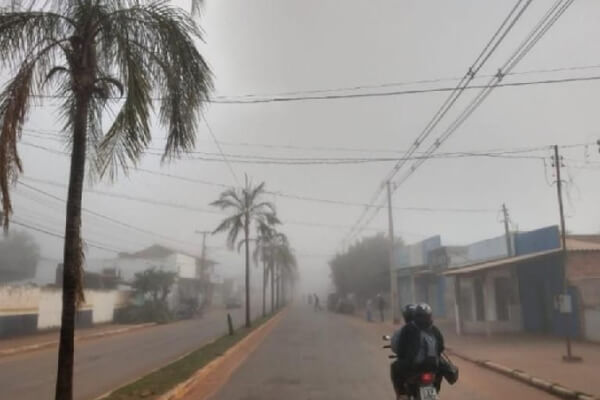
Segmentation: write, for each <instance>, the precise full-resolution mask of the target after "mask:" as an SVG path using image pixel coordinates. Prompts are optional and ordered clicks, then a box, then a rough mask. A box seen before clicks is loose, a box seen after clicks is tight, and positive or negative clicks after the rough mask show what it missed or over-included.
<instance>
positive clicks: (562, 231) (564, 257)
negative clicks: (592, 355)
mask: <svg viewBox="0 0 600 400" xmlns="http://www.w3.org/2000/svg"><path fill="white" fill-rule="evenodd" d="M561 164H562V159H561V158H560V155H559V154H558V146H557V145H554V167H555V169H556V195H557V196H558V209H559V212H560V238H561V243H562V264H563V296H564V297H563V301H564V302H567V303H568V302H570V297H569V282H568V278H567V265H568V264H567V256H568V253H569V252H568V250H567V228H566V226H565V213H564V209H563V200H562V180H561V178H560V168H561ZM563 306H564V307H565V308H568V307H569V306H570V307H571V308H572V303H571V304H570V305H566V304H565V305H563V304H559V308H562V307H563ZM559 311H561V312H565V314H566V317H567V318H566V320H567V324H566V326H565V333H566V335H565V339H566V345H567V355H565V356H563V360H565V361H581V358H580V357H576V356H573V354H572V353H571V332H570V328H571V326H570V325H571V320H572V315H573V310H572V309H566V310H563V309H561V310H559Z"/></svg>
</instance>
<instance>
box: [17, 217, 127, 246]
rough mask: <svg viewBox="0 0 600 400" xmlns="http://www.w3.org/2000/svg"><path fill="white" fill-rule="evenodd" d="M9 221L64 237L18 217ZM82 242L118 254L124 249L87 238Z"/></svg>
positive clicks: (60, 237)
mask: <svg viewBox="0 0 600 400" xmlns="http://www.w3.org/2000/svg"><path fill="white" fill-rule="evenodd" d="M11 223H13V224H15V225H18V226H21V227H24V228H27V229H31V230H33V231H36V232H40V233H44V234H46V235H49V236H53V237H56V238H58V239H63V240H64V239H65V237H64V235H61V234H60V233H57V232H53V231H51V230H49V229H46V228H43V227H40V226H36V225H35V224H30V223H27V222H22V221H20V220H19V219H13V220H11ZM84 243H85V244H87V245H88V246H90V247H95V248H97V249H100V250H104V251H109V252H112V253H117V254H118V253H121V252H123V251H124V250H119V249H115V248H113V247H111V246H106V245H103V244H98V243H96V242H90V241H89V240H84Z"/></svg>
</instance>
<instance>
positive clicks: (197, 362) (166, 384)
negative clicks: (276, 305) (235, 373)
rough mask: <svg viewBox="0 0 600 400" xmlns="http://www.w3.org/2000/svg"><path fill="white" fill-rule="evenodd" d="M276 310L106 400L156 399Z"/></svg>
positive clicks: (131, 384) (120, 390) (267, 318)
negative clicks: (248, 326)
mask: <svg viewBox="0 0 600 400" xmlns="http://www.w3.org/2000/svg"><path fill="white" fill-rule="evenodd" d="M274 315H275V314H270V315H267V316H266V317H261V318H259V319H257V320H255V321H254V322H253V324H252V326H251V327H250V328H239V329H237V330H236V331H235V333H234V334H233V335H232V336H229V335H224V336H221V337H219V338H218V339H216V340H214V341H213V342H211V343H208V344H206V345H204V346H202V347H200V348H199V349H198V350H194V351H193V352H192V353H190V354H188V355H186V356H185V357H183V358H181V359H179V360H177V361H174V362H172V363H171V364H167V365H166V366H164V367H162V368H160V369H158V370H156V371H154V372H151V373H149V374H148V375H146V376H143V377H141V378H140V379H138V380H136V381H135V382H132V383H130V384H128V385H125V386H123V387H120V388H119V389H117V390H115V391H114V392H112V393H111V394H109V395H108V396H106V397H103V398H102V400H135V399H153V398H156V397H158V396H160V395H161V394H163V393H166V392H167V391H169V390H170V389H172V388H174V387H175V386H176V385H178V384H179V383H181V382H183V381H185V380H187V379H188V378H190V377H191V376H192V375H193V374H194V373H195V372H196V371H198V370H199V369H200V368H202V367H204V366H205V365H206V364H208V363H209V362H211V361H212V360H214V359H215V358H217V357H220V356H222V355H223V353H225V352H226V351H227V350H228V349H230V348H231V347H232V346H234V345H235V344H236V343H238V342H239V341H240V340H242V339H243V338H244V337H246V336H247V335H248V334H249V333H250V332H252V331H253V330H255V329H256V328H258V327H259V326H261V325H262V324H264V323H265V322H266V321H268V320H269V319H270V318H271V317H273V316H274Z"/></svg>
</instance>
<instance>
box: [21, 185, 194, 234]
mask: <svg viewBox="0 0 600 400" xmlns="http://www.w3.org/2000/svg"><path fill="white" fill-rule="evenodd" d="M20 184H21V186H23V187H25V188H27V189H29V190H32V191H34V192H36V193H40V194H42V195H44V196H46V197H49V198H51V199H54V200H57V201H59V202H61V203H66V200H65V199H63V198H61V197H58V196H55V195H53V194H51V193H48V192H46V191H44V190H41V189H38V188H36V187H35V186H31V185H29V184H27V183H25V182H22V181H21V182H20ZM81 210H82V211H84V212H86V213H88V214H90V215H93V216H95V217H98V218H101V219H104V220H106V221H109V222H111V223H113V224H116V225H120V226H123V227H125V228H128V229H131V230H134V231H137V232H141V233H144V234H147V235H150V236H154V237H159V238H161V239H164V240H168V241H170V242H178V243H179V242H181V241H180V240H176V239H173V238H170V237H168V236H165V235H161V234H160V233H156V232H152V231H149V230H146V229H143V228H139V227H137V226H133V225H131V224H128V223H126V222H123V221H120V220H117V219H115V218H111V217H109V216H106V215H104V214H101V213H98V212H95V211H92V210H90V209H87V208H84V207H81ZM190 243H191V242H190Z"/></svg>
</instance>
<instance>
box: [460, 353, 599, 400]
mask: <svg viewBox="0 0 600 400" xmlns="http://www.w3.org/2000/svg"><path fill="white" fill-rule="evenodd" d="M448 351H449V352H450V353H451V354H453V355H455V356H457V357H458V358H461V359H463V360H465V361H468V362H470V363H473V364H477V365H479V366H481V367H484V368H487V369H489V370H492V371H495V372H497V373H499V374H502V375H505V376H507V377H509V378H512V379H515V380H517V381H519V382H522V383H525V384H527V385H529V386H532V387H534V388H536V389H540V390H543V391H545V392H548V393H550V394H553V395H555V396H557V397H560V398H562V399H571V400H599V399H598V398H597V397H594V396H592V395H590V394H587V393H583V392H580V391H577V390H573V389H570V388H567V387H565V386H562V385H560V384H558V383H553V382H548V381H546V380H544V379H542V378H538V377H535V376H531V375H529V374H527V373H526V372H524V371H521V370H519V369H515V368H510V367H507V366H504V365H502V364H498V363H496V362H493V361H489V360H478V359H474V358H471V357H469V356H467V355H465V354H461V353H458V352H456V351H455V350H453V349H448Z"/></svg>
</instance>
